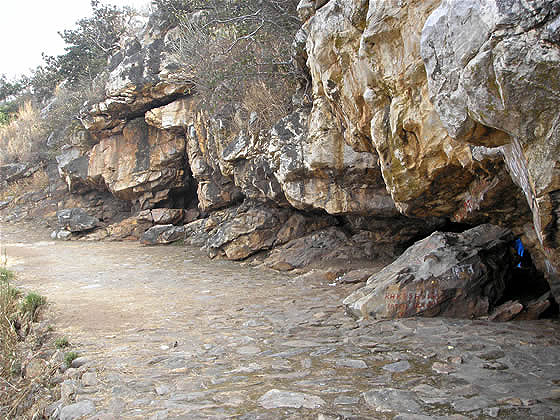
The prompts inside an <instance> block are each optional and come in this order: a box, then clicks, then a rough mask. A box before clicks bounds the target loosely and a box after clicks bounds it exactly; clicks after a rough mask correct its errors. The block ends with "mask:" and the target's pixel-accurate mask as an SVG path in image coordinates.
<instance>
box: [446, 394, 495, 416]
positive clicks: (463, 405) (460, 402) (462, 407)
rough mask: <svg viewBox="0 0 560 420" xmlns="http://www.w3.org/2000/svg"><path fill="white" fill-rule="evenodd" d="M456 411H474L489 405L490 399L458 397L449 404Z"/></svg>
mask: <svg viewBox="0 0 560 420" xmlns="http://www.w3.org/2000/svg"><path fill="white" fill-rule="evenodd" d="M451 405H452V406H453V408H454V409H455V410H456V411H460V412H464V411H475V410H480V409H481V408H486V407H488V406H489V405H490V401H488V400H487V399H485V398H482V397H472V398H468V399H467V398H460V399H457V400H455V401H453V403H452V404H451Z"/></svg>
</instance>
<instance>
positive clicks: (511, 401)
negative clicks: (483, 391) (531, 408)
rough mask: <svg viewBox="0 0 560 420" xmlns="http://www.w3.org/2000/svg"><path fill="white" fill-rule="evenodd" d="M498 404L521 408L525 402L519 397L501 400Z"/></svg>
mask: <svg viewBox="0 0 560 420" xmlns="http://www.w3.org/2000/svg"><path fill="white" fill-rule="evenodd" d="M497 402H498V404H504V405H514V406H516V407H521V406H522V405H523V401H521V398H518V397H506V398H501V399H499V400H498V401H497Z"/></svg>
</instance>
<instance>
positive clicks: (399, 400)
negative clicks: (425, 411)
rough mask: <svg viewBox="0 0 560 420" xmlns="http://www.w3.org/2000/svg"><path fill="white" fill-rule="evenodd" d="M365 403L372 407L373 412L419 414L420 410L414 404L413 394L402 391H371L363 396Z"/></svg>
mask: <svg viewBox="0 0 560 420" xmlns="http://www.w3.org/2000/svg"><path fill="white" fill-rule="evenodd" d="M363 396H364V399H365V400H366V403H367V404H368V405H370V406H371V407H373V408H374V409H375V411H379V412H382V413H386V412H391V411H394V412H397V413H402V412H405V413H406V412H409V413H421V412H422V408H421V407H420V404H418V403H417V402H416V398H415V395H414V392H412V391H403V390H401V389H393V388H382V389H372V390H371V391H367V392H364V394H363Z"/></svg>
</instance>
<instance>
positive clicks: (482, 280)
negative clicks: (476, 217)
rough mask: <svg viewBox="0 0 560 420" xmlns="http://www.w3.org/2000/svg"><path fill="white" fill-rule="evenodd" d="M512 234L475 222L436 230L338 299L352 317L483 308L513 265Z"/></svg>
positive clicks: (479, 311) (468, 313) (469, 312)
mask: <svg viewBox="0 0 560 420" xmlns="http://www.w3.org/2000/svg"><path fill="white" fill-rule="evenodd" d="M512 240H513V236H512V234H511V232H510V231H508V230H507V229H502V228H499V227H497V226H493V225H481V226H478V227H476V228H473V229H470V230H468V231H466V232H464V233H462V234H452V233H441V232H436V233H434V234H432V235H431V236H429V237H428V238H426V239H423V240H422V241H419V242H417V243H416V244H414V245H413V246H412V247H410V248H409V249H408V250H407V251H406V252H405V253H404V254H403V255H401V256H400V257H399V258H398V259H397V260H396V261H395V262H394V263H392V264H390V265H389V266H387V267H385V268H384V269H383V270H381V271H380V272H379V273H377V274H375V275H374V276H372V277H371V278H370V279H369V280H368V281H367V285H366V286H364V287H363V288H361V289H359V290H357V291H356V292H354V293H353V294H351V295H350V296H348V297H347V298H346V299H345V300H344V304H345V305H346V309H347V311H348V312H349V313H351V314H352V315H354V316H356V317H373V318H394V317H407V316H414V315H423V316H435V315H438V314H439V315H444V316H454V317H472V316H481V315H486V314H488V311H489V309H490V308H491V306H492V305H493V304H495V303H496V302H497V301H498V299H499V298H500V297H501V295H502V293H503V291H504V290H505V286H506V282H507V280H508V279H509V277H510V276H511V270H512V269H513V266H514V260H513V256H512V248H511V247H512V244H511V243H512Z"/></svg>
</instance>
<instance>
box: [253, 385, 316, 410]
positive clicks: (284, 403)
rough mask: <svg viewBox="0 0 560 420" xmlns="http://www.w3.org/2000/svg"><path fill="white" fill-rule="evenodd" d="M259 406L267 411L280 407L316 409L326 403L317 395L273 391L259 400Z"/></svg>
mask: <svg viewBox="0 0 560 420" xmlns="http://www.w3.org/2000/svg"><path fill="white" fill-rule="evenodd" d="M259 405H260V406H261V407H263V408H266V409H271V408H280V407H291V408H302V407H303V408H309V409H314V408H319V407H321V406H323V405H325V401H324V400H323V399H321V398H319V397H316V396H315V395H309V394H304V393H302V392H290V391H282V390H279V389H271V390H270V391H268V392H267V393H266V394H264V395H263V396H262V397H260V398H259Z"/></svg>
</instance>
